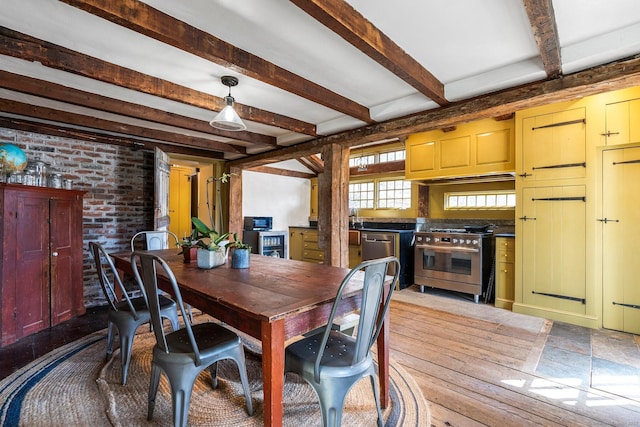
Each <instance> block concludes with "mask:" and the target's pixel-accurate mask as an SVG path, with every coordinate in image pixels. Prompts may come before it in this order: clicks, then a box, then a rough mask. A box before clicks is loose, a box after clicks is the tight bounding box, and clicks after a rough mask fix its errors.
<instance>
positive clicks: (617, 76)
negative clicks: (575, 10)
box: [229, 55, 640, 169]
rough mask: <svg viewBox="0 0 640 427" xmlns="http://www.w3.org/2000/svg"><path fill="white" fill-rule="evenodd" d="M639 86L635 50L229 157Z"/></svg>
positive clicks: (281, 153) (259, 161) (379, 134)
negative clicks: (435, 105)
mask: <svg viewBox="0 0 640 427" xmlns="http://www.w3.org/2000/svg"><path fill="white" fill-rule="evenodd" d="M638 85H640V55H637V56H634V57H632V58H627V59H623V60H619V61H616V62H612V63H609V64H605V65H600V66H597V67H593V68H590V69H588V70H583V71H579V72H576V73H573V74H569V75H565V76H563V77H559V78H556V79H552V80H545V81H542V82H535V83H529V84H525V85H521V86H518V87H515V88H510V89H505V90H502V91H499V92H494V93H491V94H488V95H482V96H478V97H476V98H472V99H469V100H465V101H460V102H456V103H452V104H449V105H447V106H445V107H440V108H437V109H434V110H428V111H424V112H421V113H416V114H412V115H409V116H405V117H401V118H399V119H392V120H388V121H386V122H382V123H377V124H374V125H369V126H363V127H361V128H358V129H353V130H349V131H345V132H340V133H336V134H334V135H329V136H326V137H322V138H316V139H314V140H311V141H308V142H303V143H300V144H297V145H292V146H289V147H284V148H280V149H278V150H273V151H270V152H268V153H261V154H256V155H252V156H249V157H245V158H243V159H238V160H231V161H229V163H230V166H232V167H236V168H243V169H244V168H251V167H255V166H260V165H264V164H268V163H272V162H279V161H284V160H289V159H293V158H298V157H302V156H309V155H312V154H316V153H320V152H321V151H322V148H323V147H324V146H325V145H327V144H341V145H345V146H349V147H353V146H356V145H361V144H364V143H370V142H375V141H380V140H383V139H387V138H398V137H399V138H402V137H404V136H407V135H410V134H412V133H416V132H426V131H429V130H434V129H439V128H442V127H447V126H457V125H459V124H462V123H466V122H470V121H474V120H480V119H486V118H491V117H497V116H502V115H505V114H510V113H512V112H514V111H518V110H523V109H526V108H532V107H538V106H541V105H547V104H553V103H556V102H564V101H569V100H573V99H579V98H583V97H585V96H590V95H596V94H599V93H604V92H610V91H614V90H618V89H625V88H629V87H633V86H638Z"/></svg>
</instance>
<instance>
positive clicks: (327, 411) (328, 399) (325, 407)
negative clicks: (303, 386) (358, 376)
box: [310, 378, 353, 427]
mask: <svg viewBox="0 0 640 427" xmlns="http://www.w3.org/2000/svg"><path fill="white" fill-rule="evenodd" d="M333 380H334V381H330V380H327V379H324V381H323V382H324V384H323V385H320V384H311V383H310V384H311V385H312V386H313V388H314V389H315V390H316V392H317V394H318V398H319V400H320V411H321V412H322V423H323V425H324V427H340V425H341V424H342V407H343V406H344V399H345V398H346V397H347V393H348V392H349V389H350V388H351V386H352V385H353V381H352V380H349V381H340V380H339V379H338V381H335V380H336V379H335V378H334V379H333ZM327 382H330V383H331V385H330V386H328V387H327Z"/></svg>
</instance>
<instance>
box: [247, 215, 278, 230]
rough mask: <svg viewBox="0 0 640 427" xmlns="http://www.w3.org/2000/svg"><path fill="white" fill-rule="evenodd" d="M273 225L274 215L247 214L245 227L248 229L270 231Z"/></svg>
mask: <svg viewBox="0 0 640 427" xmlns="http://www.w3.org/2000/svg"><path fill="white" fill-rule="evenodd" d="M272 225H273V217H270V216H245V217H244V229H245V230H247V231H270V230H271V227H272Z"/></svg>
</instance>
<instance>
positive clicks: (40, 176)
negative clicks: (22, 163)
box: [27, 160, 48, 187]
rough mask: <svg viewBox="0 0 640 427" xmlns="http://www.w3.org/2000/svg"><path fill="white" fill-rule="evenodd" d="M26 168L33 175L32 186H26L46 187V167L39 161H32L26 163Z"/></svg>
mask: <svg viewBox="0 0 640 427" xmlns="http://www.w3.org/2000/svg"><path fill="white" fill-rule="evenodd" d="M27 168H28V169H29V170H30V171H31V172H32V174H33V184H27V185H36V186H39V187H46V186H47V168H48V165H47V164H46V163H45V162H43V161H41V160H33V161H30V162H27Z"/></svg>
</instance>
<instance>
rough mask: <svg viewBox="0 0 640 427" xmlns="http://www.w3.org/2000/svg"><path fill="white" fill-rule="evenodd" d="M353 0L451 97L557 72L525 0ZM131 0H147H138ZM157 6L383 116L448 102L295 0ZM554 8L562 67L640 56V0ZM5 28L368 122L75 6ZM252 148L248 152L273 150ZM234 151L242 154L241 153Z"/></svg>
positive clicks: (169, 107)
mask: <svg viewBox="0 0 640 427" xmlns="http://www.w3.org/2000/svg"><path fill="white" fill-rule="evenodd" d="M347 2H348V3H349V4H350V5H351V6H352V7H353V8H354V9H355V10H356V11H357V12H359V13H360V14H362V15H363V16H364V17H365V18H366V19H367V20H368V21H369V22H370V23H371V24H373V25H374V26H375V27H377V29H378V30H379V31H381V32H382V33H384V34H385V35H386V36H388V37H389V38H390V39H391V40H392V41H393V42H395V44H396V45H397V47H398V49H402V50H404V51H405V52H406V53H407V54H409V55H410V56H411V57H412V58H413V59H415V60H416V61H417V62H418V63H419V64H420V65H422V66H423V67H424V68H425V69H426V70H428V71H430V72H431V73H432V74H433V76H434V77H435V78H436V79H438V80H439V81H440V82H442V83H443V84H444V96H445V98H446V99H447V100H448V101H450V102H453V101H459V100H465V99H469V98H471V97H474V96H477V95H482V94H487V93H490V92H494V91H497V90H500V89H505V88H509V87H513V86H516V85H521V84H525V83H530V82H535V81H541V80H544V79H546V78H547V75H546V73H545V69H544V66H543V62H542V60H541V55H540V50H539V47H538V45H537V43H536V40H535V39H534V35H533V32H532V26H531V24H530V22H529V18H528V16H527V12H526V10H525V7H524V5H523V3H522V1H516V0H485V1H477V0H430V1H424V0H394V1H389V0H347ZM541 2H542V3H543V2H544V0H541ZM69 3H73V2H69ZM78 3H92V1H86V2H78ZM116 3H117V2H116ZM126 3H127V4H132V5H135V4H136V2H135V1H134V0H128V1H126ZM144 3H146V4H147V5H149V6H151V7H153V8H155V9H157V10H159V11H161V12H163V13H166V14H168V15H171V16H173V17H175V18H177V19H179V20H181V21H183V22H185V23H187V24H189V25H191V26H193V27H196V28H198V29H200V30H202V31H204V32H206V33H209V34H211V35H214V36H215V37H217V38H219V39H222V40H224V41H226V42H227V43H229V44H231V45H233V46H236V47H238V48H240V49H243V50H245V51H247V52H249V53H250V54H252V55H255V56H257V57H260V58H262V59H264V60H266V61H269V62H270V63H272V64H275V65H277V66H278V67H281V68H283V69H285V70H288V71H289V72H291V73H294V74H295V75H297V76H300V77H303V78H305V79H307V80H309V81H311V82H314V83H316V84H318V85H320V86H322V87H324V88H326V89H329V90H330V91H332V92H335V93H337V94H339V95H341V96H343V97H346V98H348V99H350V100H352V101H355V102H357V103H358V104H361V105H362V106H364V107H366V108H368V109H369V114H370V116H371V118H372V119H373V120H374V121H375V122H380V121H384V120H389V119H394V118H397V117H402V116H405V115H407V114H410V113H416V112H421V111H425V110H430V109H434V108H438V107H439V105H438V104H437V103H436V102H434V101H432V100H431V99H429V98H428V97H427V96H425V95H423V94H421V93H420V92H419V91H418V90H416V89H415V88H414V87H413V86H411V85H410V84H408V83H406V82H405V81H404V80H403V79H401V78H400V77H398V76H397V75H395V74H394V73H392V72H391V71H389V70H388V69H387V68H385V67H383V66H382V65H380V64H379V63H377V62H376V61H374V60H373V59H371V58H370V57H369V56H367V55H365V54H364V53H363V52H361V51H360V50H358V49H357V48H356V47H354V46H353V45H351V44H349V43H347V42H346V41H345V40H344V39H343V38H342V37H340V36H339V35H338V34H336V33H335V32H333V31H332V30H330V29H329V28H327V27H326V26H324V25H323V24H322V23H320V22H318V21H317V20H316V19H314V18H313V17H312V16H310V15H308V14H307V13H306V12H304V11H303V10H302V9H300V8H299V7H297V6H296V5H295V4H294V3H292V2H290V1H285V0H189V1H176V0H145V1H144ZM552 5H553V11H554V13H555V24H556V26H557V35H558V39H557V40H558V43H559V48H560V55H561V67H562V74H564V75H566V74H569V73H573V72H576V71H580V70H584V69H587V68H590V67H593V66H596V65H599V64H604V63H608V62H610V61H614V60H618V59H621V58H625V57H629V56H633V55H637V54H639V53H640V1H638V0H608V1H606V2H605V1H601V0H554V1H552ZM0 26H2V27H5V28H6V29H9V30H13V31H17V32H20V33H24V34H26V35H29V36H32V37H35V38H37V39H41V40H44V41H47V42H50V43H54V44H56V45H59V46H62V47H64V48H67V49H71V50H73V51H76V52H79V53H82V54H84V55H89V56H91V57H95V58H99V59H101V60H103V61H107V62H110V63H113V64H116V65H118V66H120V67H125V68H128V69H131V70H136V71H139V72H141V73H144V74H147V75H150V76H154V77H157V78H159V79H162V80H165V81H168V82H172V83H174V84H177V85H180V86H183V87H186V88H191V89H194V90H196V91H198V92H202V93H205V94H211V95H214V96H216V97H219V98H222V97H224V96H225V95H226V94H227V90H228V89H227V87H225V86H223V85H222V84H221V82H220V77H221V76H223V75H232V76H236V77H238V79H239V82H240V83H239V85H238V86H236V87H234V88H232V89H231V93H232V95H233V96H234V98H235V99H236V102H237V103H239V104H243V105H245V106H251V107H254V108H258V109H261V110H266V111H269V112H274V113H278V114H281V115H284V116H287V117H290V118H294V119H297V120H302V121H305V122H309V123H311V124H314V125H316V127H317V128H316V130H317V134H318V135H319V136H321V135H330V134H334V133H336V132H341V131H345V130H350V129H357V128H360V127H362V126H365V125H366V124H367V123H365V122H363V121H362V120H359V119H357V118H353V117H350V116H348V115H346V114H343V113H341V112H339V111H336V110H335V109H332V108H329V107H327V106H323V105H320V104H319V103H317V102H313V101H311V100H308V99H305V98H303V97H301V96H299V95H296V94H293V93H291V92H288V91H286V90H283V89H279V88H277V87H275V86H272V85H270V84H268V83H265V82H263V81H261V80H260V79H259V78H255V77H249V76H247V75H244V74H243V72H242V70H237V69H235V68H228V67H223V66H221V65H218V64H216V63H214V62H211V61H209V60H207V59H204V58H203V57H201V56H197V55H195V54H192V53H188V52H185V51H183V50H180V49H178V48H175V47H173V46H171V45H169V44H167V43H163V42H161V41H159V40H156V39H153V38H150V37H148V36H145V35H142V34H139V33H137V32H135V31H132V30H130V29H128V28H125V27H124V26H121V25H118V24H117V23H115V22H111V21H108V20H106V19H104V18H101V17H99V16H97V15H94V14H91V13H89V12H86V11H84V10H82V9H80V8H78V7H74V6H71V5H70V4H67V3H65V2H61V1H56V0H2V13H1V14H0ZM0 70H4V71H9V72H11V73H15V74H19V75H23V76H28V77H33V78H37V79H42V80H46V81H50V82H54V83H58V84H61V85H64V86H67V87H70V88H75V89H80V90H82V91H86V92H90V93H94V94H99V95H104V96H108V97H110V98H116V99H119V100H124V101H128V102H132V103H135V104H140V105H148V106H152V107H154V108H158V109H162V110H166V111H169V112H171V113H176V114H180V115H184V116H187V117H190V118H193V119H196V120H198V121H204V122H208V121H209V120H210V119H211V118H212V117H213V115H214V114H215V112H214V111H212V109H206V108H201V107H196V106H192V105H188V104H186V103H183V102H177V101H175V100H170V99H165V98H162V97H159V96H155V95H150V94H146V93H143V92H141V91H138V90H134V89H133V88H125V87H120V86H117V85H115V84H111V83H106V82H103V81H98V80H96V79H92V78H88V77H83V76H80V75H77V74H74V73H72V72H69V71H63V70H57V69H54V68H51V67H49V66H45V65H42V64H41V63H40V62H33V61H32V60H29V59H28V58H27V59H25V58H21V57H19V55H17V56H16V55H0ZM4 100H19V101H21V102H24V103H27V104H30V105H41V106H46V107H48V108H51V109H54V110H59V111H68V112H76V113H80V114H83V115H88V116H91V117H100V118H108V119H110V120H113V121H118V122H121V123H125V124H136V125H140V126H145V127H148V128H151V129H164V130H172V131H175V132H178V133H181V134H184V135H191V136H197V137H202V138H205V139H212V140H216V141H223V142H229V141H231V140H230V139H229V138H227V137H220V136H215V135H211V134H208V133H205V132H203V131H198V130H193V129H191V130H190V129H185V128H176V127H172V126H165V125H162V124H159V123H151V122H149V121H146V120H142V119H139V118H133V117H128V116H121V115H116V114H113V113H108V112H104V111H99V110H96V109H94V108H91V109H89V108H87V107H83V106H79V105H76V104H70V103H67V102H61V101H58V100H51V99H46V97H44V96H42V95H41V96H33V95H29V94H25V93H21V92H20V91H19V90H10V89H0V115H1V116H4V117H10V118H11V117H15V116H16V115H15V114H14V113H12V111H11V109H10V108H3V107H2V105H4V104H5V103H4V102H3V101H4ZM19 116H20V117H22V116H23V114H21V115H19ZM42 120H43V119H42V118H39V119H34V121H42ZM245 123H247V125H248V130H249V131H251V132H255V133H259V134H265V135H269V136H272V137H276V138H277V142H278V144H279V145H283V146H284V145H289V144H292V143H295V142H301V141H307V140H311V139H313V138H314V136H311V135H305V134H301V133H297V132H291V131H289V130H286V129H282V128H280V127H277V126H272V125H267V124H261V123H256V122H252V121H250V120H247V119H245ZM241 145H242V144H241ZM244 145H245V146H247V153H248V154H250V153H254V152H260V151H263V150H266V149H272V148H273V147H269V148H267V147H264V146H259V145H251V144H244ZM225 156H226V157H227V158H234V157H238V155H237V154H233V153H226V154H225Z"/></svg>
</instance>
